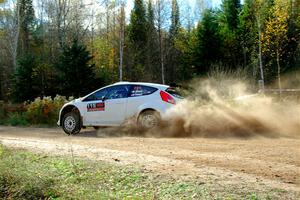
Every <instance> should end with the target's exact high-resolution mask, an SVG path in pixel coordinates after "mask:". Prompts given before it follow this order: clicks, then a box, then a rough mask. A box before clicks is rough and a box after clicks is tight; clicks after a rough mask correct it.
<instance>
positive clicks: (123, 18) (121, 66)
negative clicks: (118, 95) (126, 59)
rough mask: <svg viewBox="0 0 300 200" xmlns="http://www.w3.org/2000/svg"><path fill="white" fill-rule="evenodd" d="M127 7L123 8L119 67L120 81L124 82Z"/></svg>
mask: <svg viewBox="0 0 300 200" xmlns="http://www.w3.org/2000/svg"><path fill="white" fill-rule="evenodd" d="M124 7H125V5H124V3H122V6H121V19H120V22H121V23H120V65H119V80H120V81H122V80H123V55H124V37H125V33H124V32H125V8H124Z"/></svg>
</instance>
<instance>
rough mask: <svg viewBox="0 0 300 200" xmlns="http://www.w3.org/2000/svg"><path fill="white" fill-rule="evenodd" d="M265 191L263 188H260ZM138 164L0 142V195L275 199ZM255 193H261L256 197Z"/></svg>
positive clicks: (270, 194) (275, 196) (273, 194)
mask: <svg viewBox="0 0 300 200" xmlns="http://www.w3.org/2000/svg"><path fill="white" fill-rule="evenodd" d="M262 193H264V192H262ZM284 193H285V191H282V190H278V191H277V190H276V191H275V190H274V191H273V190H270V191H269V192H268V193H265V194H264V195H262V196H259V195H260V194H259V195H257V194H256V193H255V192H253V191H251V190H250V189H248V188H244V190H240V189H239V190H238V189H236V188H233V187H227V186H226V188H225V189H224V188H222V187H219V186H217V185H214V184H208V183H203V182H202V181H201V180H191V181H182V180H176V179H174V178H171V177H167V176H162V175H157V174H153V173H149V172H147V173H146V172H143V171H141V170H140V169H137V168H134V167H133V168H130V167H124V166H117V165H113V164H107V163H104V162H94V161H90V160H84V159H72V158H66V157H60V156H48V155H45V154H36V153H31V152H28V151H24V150H13V149H8V148H5V147H4V146H1V145H0V199H251V200H255V199H278V197H280V196H281V194H284ZM259 197H260V198H259Z"/></svg>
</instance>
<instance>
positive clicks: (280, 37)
mask: <svg viewBox="0 0 300 200" xmlns="http://www.w3.org/2000/svg"><path fill="white" fill-rule="evenodd" d="M271 13H272V16H271V17H270V18H269V19H268V21H267V24H266V29H265V32H264V33H263V35H262V41H263V52H265V53H267V54H269V55H270V56H271V58H274V60H275V62H276V66H277V79H278V87H279V90H280V94H281V90H282V86H281V71H282V68H281V61H282V56H283V53H284V51H285V47H286V44H287V43H288V36H287V32H288V17H289V15H288V2H286V1H285V0H275V5H274V6H273V8H272V9H271Z"/></svg>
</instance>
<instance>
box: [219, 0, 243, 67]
mask: <svg viewBox="0 0 300 200" xmlns="http://www.w3.org/2000/svg"><path fill="white" fill-rule="evenodd" d="M240 7H241V4H240V0H224V1H223V3H222V5H221V8H222V10H221V29H220V31H221V38H222V39H223V43H224V49H223V51H224V52H223V53H224V57H225V59H224V61H225V62H224V63H223V64H224V65H226V66H228V67H230V68H232V69H236V68H238V67H239V66H240V65H241V63H242V62H243V59H242V58H243V54H241V51H240V49H241V46H240V44H239V42H238V35H237V28H238V20H239V12H240Z"/></svg>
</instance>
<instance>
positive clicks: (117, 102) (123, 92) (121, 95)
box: [104, 85, 130, 125]
mask: <svg viewBox="0 0 300 200" xmlns="http://www.w3.org/2000/svg"><path fill="white" fill-rule="evenodd" d="M129 89H130V87H129V86H128V85H117V86H113V87H111V88H110V90H109V92H108V93H107V95H106V96H105V100H104V103H105V122H106V124H107V125H120V124H122V123H123V122H124V120H125V114H126V108H127V100H128V94H129Z"/></svg>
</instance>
